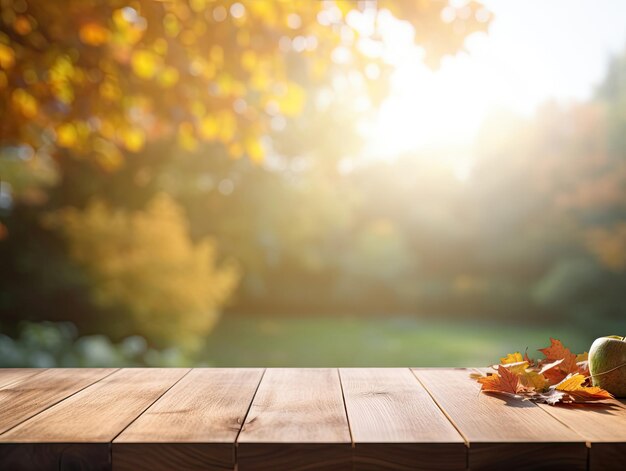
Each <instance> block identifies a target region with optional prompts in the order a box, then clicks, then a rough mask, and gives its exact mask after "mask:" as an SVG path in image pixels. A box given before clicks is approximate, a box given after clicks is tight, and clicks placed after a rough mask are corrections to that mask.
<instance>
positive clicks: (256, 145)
mask: <svg viewBox="0 0 626 471" xmlns="http://www.w3.org/2000/svg"><path fill="white" fill-rule="evenodd" d="M245 146H246V154H248V157H250V160H252V161H253V162H260V161H262V160H263V154H264V153H263V146H262V145H261V143H260V142H259V140H258V139H252V138H250V139H246V141H245Z"/></svg>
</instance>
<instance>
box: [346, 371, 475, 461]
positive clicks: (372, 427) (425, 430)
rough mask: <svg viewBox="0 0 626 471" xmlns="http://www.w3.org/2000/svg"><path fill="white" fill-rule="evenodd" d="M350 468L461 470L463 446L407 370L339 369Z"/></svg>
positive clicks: (462, 442) (444, 418) (459, 438)
mask: <svg viewBox="0 0 626 471" xmlns="http://www.w3.org/2000/svg"><path fill="white" fill-rule="evenodd" d="M339 372H340V377H341V384H342V387H343V393H344V397H345V404H346V410H347V413H348V422H349V423H350V429H351V431H352V440H353V443H354V464H355V469H359V470H361V469H363V470H365V469H405V470H410V469H413V470H419V469H424V470H437V469H463V468H465V464H466V460H467V447H466V446H465V442H464V440H463V438H462V437H461V435H459V433H458V432H457V430H456V429H455V428H454V426H453V425H452V424H451V423H450V421H449V420H448V419H447V418H446V417H445V415H444V414H443V413H442V412H441V410H440V409H439V407H438V406H437V404H435V402H434V401H433V400H432V398H431V397H430V395H429V394H428V392H426V390H425V389H424V388H423V386H421V384H420V383H419V382H418V381H417V379H416V378H415V376H414V375H413V374H412V373H411V371H410V370H409V369H408V368H342V369H340V370H339Z"/></svg>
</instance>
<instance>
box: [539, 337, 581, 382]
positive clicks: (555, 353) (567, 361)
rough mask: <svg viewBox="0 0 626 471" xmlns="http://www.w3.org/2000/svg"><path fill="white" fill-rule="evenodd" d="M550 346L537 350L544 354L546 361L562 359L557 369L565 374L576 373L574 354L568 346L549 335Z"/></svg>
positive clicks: (576, 366)
mask: <svg viewBox="0 0 626 471" xmlns="http://www.w3.org/2000/svg"><path fill="white" fill-rule="evenodd" d="M550 344H551V345H550V346H549V347H546V348H540V349H539V351H540V352H541V353H543V354H544V355H545V356H546V360H547V361H551V362H552V361H556V360H563V361H562V362H561V364H560V365H559V369H560V370H561V371H562V372H564V373H565V374H569V373H577V372H578V365H577V364H576V355H575V354H573V353H572V352H571V351H570V349H569V348H567V347H565V346H564V345H563V344H562V343H561V341H560V340H557V339H553V338H552V337H550Z"/></svg>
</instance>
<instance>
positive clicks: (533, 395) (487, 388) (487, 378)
mask: <svg viewBox="0 0 626 471" xmlns="http://www.w3.org/2000/svg"><path fill="white" fill-rule="evenodd" d="M550 343H551V345H550V346H549V347H546V348H542V349H540V350H539V351H540V352H541V353H543V354H544V356H545V358H543V359H541V360H533V359H531V358H529V357H528V354H526V353H524V355H523V356H522V354H521V353H519V352H515V353H509V354H508V355H507V356H505V357H503V358H500V364H499V365H493V366H492V367H491V368H492V369H493V370H495V373H487V374H486V375H482V374H472V375H471V377H472V378H473V379H475V380H476V381H478V382H479V383H480V384H481V385H482V388H481V391H483V392H489V393H497V394H504V395H507V396H511V397H514V398H517V399H521V400H528V401H534V402H543V403H546V404H550V405H555V404H557V403H559V402H560V403H587V402H594V401H602V400H606V399H611V398H612V397H613V396H612V395H611V394H610V393H609V392H608V391H605V390H604V389H602V388H598V387H595V386H592V385H591V378H590V375H589V364H588V360H587V353H586V352H585V353H582V354H580V355H576V354H574V353H572V352H571V351H570V350H569V349H568V348H566V347H565V346H564V345H563V344H562V343H561V341H560V340H556V339H553V338H551V339H550Z"/></svg>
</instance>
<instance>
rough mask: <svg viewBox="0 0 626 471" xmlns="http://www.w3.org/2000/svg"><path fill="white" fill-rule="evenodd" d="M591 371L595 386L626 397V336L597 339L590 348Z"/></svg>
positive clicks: (617, 395)
mask: <svg viewBox="0 0 626 471" xmlns="http://www.w3.org/2000/svg"><path fill="white" fill-rule="evenodd" d="M589 372H590V373H591V377H592V380H593V385H594V386H599V387H601V388H603V389H606V390H607V391H608V392H610V393H611V394H613V395H614V396H615V397H626V337H619V336H617V335H610V336H608V337H600V338H599V339H596V340H595V341H594V342H593V344H592V345H591V349H590V350H589Z"/></svg>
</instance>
